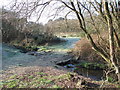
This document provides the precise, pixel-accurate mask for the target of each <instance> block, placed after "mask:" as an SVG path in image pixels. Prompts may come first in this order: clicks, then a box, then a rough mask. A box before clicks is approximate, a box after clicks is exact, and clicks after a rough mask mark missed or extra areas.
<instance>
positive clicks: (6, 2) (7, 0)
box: [0, 0, 75, 24]
mask: <svg viewBox="0 0 120 90" xmlns="http://www.w3.org/2000/svg"><path fill="white" fill-rule="evenodd" d="M1 1H2V3H1ZM1 1H0V6H5V8H8V7H9V6H10V5H12V2H13V1H15V0H1ZM18 1H21V0H18ZM23 1H25V0H23ZM53 13H55V11H54V10H52V6H51V7H48V8H47V9H46V11H45V12H43V14H42V16H41V18H40V19H39V21H38V22H39V23H43V24H46V23H47V22H48V21H49V20H50V19H57V18H59V17H64V16H65V14H66V11H65V12H61V13H59V16H58V17H56V18H54V16H52V15H53ZM37 16H38V15H36V14H33V15H32V16H31V18H29V19H28V20H29V21H33V22H36V20H37V18H38V17H37ZM73 17H75V16H73V15H69V16H68V18H69V19H72V18H73Z"/></svg>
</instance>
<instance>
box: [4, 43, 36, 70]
mask: <svg viewBox="0 0 120 90" xmlns="http://www.w3.org/2000/svg"><path fill="white" fill-rule="evenodd" d="M35 59H37V57H35V56H32V55H27V54H25V53H21V52H20V50H19V49H16V48H15V47H12V46H9V45H6V44H3V45H2V69H3V70H4V69H8V68H9V67H14V66H26V65H27V64H28V63H29V62H33V61H34V60H35Z"/></svg>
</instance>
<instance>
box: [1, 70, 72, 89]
mask: <svg viewBox="0 0 120 90" xmlns="http://www.w3.org/2000/svg"><path fill="white" fill-rule="evenodd" d="M61 79H62V80H64V79H68V80H69V79H70V73H67V74H63V75H59V76H53V75H50V76H48V75H47V74H46V73H43V72H35V73H34V74H32V75H29V74H28V75H26V74H25V75H16V74H15V75H11V76H9V77H8V78H7V79H6V80H3V81H2V82H1V84H0V87H6V88H29V87H34V88H38V87H47V86H48V88H60V86H59V85H56V84H55V82H56V81H59V80H61Z"/></svg>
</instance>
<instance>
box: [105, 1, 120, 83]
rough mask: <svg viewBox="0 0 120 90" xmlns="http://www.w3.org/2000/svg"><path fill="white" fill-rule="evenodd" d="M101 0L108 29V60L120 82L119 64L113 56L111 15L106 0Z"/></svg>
mask: <svg viewBox="0 0 120 90" xmlns="http://www.w3.org/2000/svg"><path fill="white" fill-rule="evenodd" d="M103 1H104V10H105V14H106V18H107V23H108V30H109V45H110V60H111V62H112V65H113V67H114V69H115V71H116V75H117V77H118V81H119V82H120V70H119V65H118V64H117V60H116V58H115V44H114V28H113V22H112V17H111V14H110V11H109V7H108V2H107V1H105V0H103Z"/></svg>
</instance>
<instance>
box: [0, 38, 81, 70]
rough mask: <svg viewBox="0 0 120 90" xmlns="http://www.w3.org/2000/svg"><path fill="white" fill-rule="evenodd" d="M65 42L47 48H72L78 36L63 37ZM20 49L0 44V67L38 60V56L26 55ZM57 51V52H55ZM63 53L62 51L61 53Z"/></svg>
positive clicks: (27, 64)
mask: <svg viewBox="0 0 120 90" xmlns="http://www.w3.org/2000/svg"><path fill="white" fill-rule="evenodd" d="M64 39H65V40H67V42H62V43H59V44H55V45H50V46H48V48H52V49H55V50H56V51H58V49H69V48H72V47H73V45H74V43H75V42H76V41H78V40H79V38H64ZM20 51H21V50H19V49H16V48H15V47H13V46H9V45H7V44H1V45H0V52H1V54H2V55H1V56H2V60H0V61H2V69H3V70H4V69H8V68H9V67H14V66H29V63H31V62H34V61H36V60H38V57H36V56H32V55H28V54H27V53H21V52H20ZM56 53H57V52H56ZM63 54H64V53H63Z"/></svg>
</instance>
